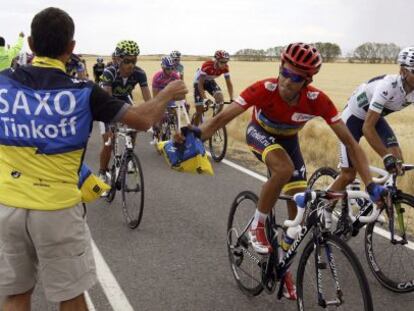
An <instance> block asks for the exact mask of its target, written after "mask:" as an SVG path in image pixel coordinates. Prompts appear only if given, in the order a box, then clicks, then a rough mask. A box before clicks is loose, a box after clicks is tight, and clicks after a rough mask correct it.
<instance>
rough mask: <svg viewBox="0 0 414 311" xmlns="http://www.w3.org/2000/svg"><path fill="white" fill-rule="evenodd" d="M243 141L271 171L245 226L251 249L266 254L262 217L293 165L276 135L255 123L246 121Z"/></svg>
mask: <svg viewBox="0 0 414 311" xmlns="http://www.w3.org/2000/svg"><path fill="white" fill-rule="evenodd" d="M246 141H247V144H248V145H249V147H250V149H251V150H252V152H253V153H254V154H255V155H256V157H257V158H258V159H259V160H260V161H262V162H264V163H265V164H266V165H267V166H268V168H269V170H270V171H271V176H270V178H269V179H268V181H267V182H266V183H264V184H263V186H262V190H261V193H260V196H259V201H258V206H257V209H256V212H255V215H254V219H253V222H252V224H251V227H250V230H249V234H250V240H251V243H252V246H253V248H254V249H255V251H256V252H258V253H262V254H267V253H269V252H270V251H271V246H270V244H269V242H268V240H267V237H266V234H265V231H264V225H265V222H266V218H267V216H268V214H269V213H270V210H271V209H272V207H273V205H274V204H275V203H276V200H277V198H278V196H279V194H280V192H281V190H282V187H283V186H284V184H286V183H287V182H288V181H289V179H290V177H291V176H292V173H293V171H294V165H293V163H292V160H291V159H290V157H289V155H288V154H287V153H286V151H285V150H284V149H283V147H282V146H281V145H280V144H278V142H277V140H276V138H275V137H274V136H272V135H271V134H269V133H268V132H266V131H264V130H263V128H261V127H260V126H259V125H257V124H254V123H250V124H249V126H248V127H247V133H246Z"/></svg>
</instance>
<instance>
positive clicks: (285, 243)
mask: <svg viewBox="0 0 414 311" xmlns="http://www.w3.org/2000/svg"><path fill="white" fill-rule="evenodd" d="M301 230H302V226H301V225H297V226H295V227H288V229H287V230H286V233H285V235H284V237H283V240H282V243H281V245H280V248H281V249H282V250H283V252H284V253H285V252H287V251H288V250H289V248H290V246H291V245H292V243H293V242H294V241H295V240H296V238H297V236H298V235H299V232H300V231H301Z"/></svg>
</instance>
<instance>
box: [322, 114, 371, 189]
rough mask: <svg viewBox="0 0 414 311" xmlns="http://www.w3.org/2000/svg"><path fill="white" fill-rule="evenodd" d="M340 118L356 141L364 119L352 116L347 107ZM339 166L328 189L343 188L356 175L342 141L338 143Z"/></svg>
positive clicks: (359, 136)
mask: <svg viewBox="0 0 414 311" xmlns="http://www.w3.org/2000/svg"><path fill="white" fill-rule="evenodd" d="M342 120H343V121H344V122H345V125H346V126H347V128H348V129H349V131H350V132H351V134H352V136H353V137H354V138H355V140H356V141H357V142H359V141H360V139H361V137H362V136H363V133H362V127H363V125H364V120H361V119H359V118H357V117H356V116H354V115H353V114H352V113H351V112H350V111H349V110H348V109H345V110H344V111H343V113H342ZM339 148H340V159H339V161H340V167H341V171H340V173H339V176H338V177H337V178H336V179H335V181H334V182H333V184H332V185H331V187H330V189H331V190H333V191H342V190H345V188H346V186H347V185H349V184H350V183H352V182H353V181H354V179H355V177H356V170H355V168H354V167H353V165H352V162H351V158H350V156H349V151H348V149H347V148H346V147H345V145H344V144H343V143H340V146H339Z"/></svg>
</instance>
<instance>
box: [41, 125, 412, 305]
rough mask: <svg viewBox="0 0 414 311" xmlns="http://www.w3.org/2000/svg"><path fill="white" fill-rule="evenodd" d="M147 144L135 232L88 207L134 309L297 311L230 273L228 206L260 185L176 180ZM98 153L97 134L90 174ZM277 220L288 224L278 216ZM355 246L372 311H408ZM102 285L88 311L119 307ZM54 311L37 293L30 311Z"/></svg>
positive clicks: (241, 177)
mask: <svg viewBox="0 0 414 311" xmlns="http://www.w3.org/2000/svg"><path fill="white" fill-rule="evenodd" d="M149 140H150V135H149V134H146V133H140V134H139V135H138V143H137V146H136V152H137V154H138V156H139V158H140V160H141V163H142V165H143V171H144V176H145V188H146V189H145V209H144V216H143V220H142V224H141V225H140V227H139V228H138V229H137V230H130V229H128V228H127V227H126V226H125V224H124V223H123V219H122V213H121V209H120V204H119V196H118V197H117V198H116V199H115V201H114V202H113V203H112V204H111V205H108V204H107V203H105V202H103V201H99V202H97V203H94V204H91V205H89V206H88V222H89V226H90V229H91V233H92V237H93V239H94V241H95V243H96V245H97V247H98V249H99V250H100V252H101V254H102V256H103V258H104V260H105V261H106V263H107V265H108V267H109V269H110V270H111V272H112V275H113V276H114V277H115V279H116V280H117V282H118V284H119V287H120V289H121V290H122V292H123V293H124V295H125V297H126V299H127V300H128V301H129V304H130V306H132V309H133V310H238V311H243V310H246V311H247V310H248V311H251V310H296V304H295V303H293V302H290V301H287V300H285V299H282V300H277V299H276V296H275V295H267V294H265V293H262V294H261V295H260V296H258V297H254V298H250V297H246V296H245V295H244V294H243V293H242V292H241V291H240V290H239V289H238V287H237V285H236V282H235V281H234V278H233V275H232V273H231V270H230V267H229V261H228V257H227V250H226V223H227V216H228V213H229V210H230V205H231V203H232V201H233V199H234V197H235V196H236V195H237V194H238V193H239V192H240V191H243V190H252V191H254V192H256V193H258V192H259V189H260V186H261V184H262V182H261V181H259V180H257V179H255V178H253V177H251V176H249V175H246V174H245V173H242V172H240V171H237V170H235V169H234V168H232V167H229V166H227V165H225V164H223V163H220V164H214V170H215V176H197V175H190V174H182V173H177V172H175V171H172V170H170V169H169V168H168V167H167V165H166V163H165V162H164V159H163V158H162V157H161V156H159V155H158V154H157V153H156V152H155V150H154V147H153V146H151V145H150V144H149ZM100 146H101V140H100V137H99V135H98V132H97V126H95V130H94V132H93V134H92V137H91V140H90V143H89V146H88V151H87V155H86V161H87V163H88V164H89V165H90V166H92V167H93V168H94V169H97V168H98V154H99V149H100ZM278 213H279V214H278V215H280V217H283V218H284V217H286V213H285V209H284V208H279V209H278ZM361 241H362V234H360V236H358V237H356V238H354V239H353V240H351V241H350V245H351V246H352V248H353V249H354V251H355V252H356V253H357V255H358V257H359V258H360V261H361V263H362V265H363V267H364V269H365V272H366V275H367V277H368V279H369V283H370V288H371V292H372V296H373V300H374V306H375V310H387V311H388V310H401V311H402V310H404V311H406V310H414V294H408V295H407V294H406V295H398V294H394V293H392V292H390V291H387V290H386V289H384V288H383V287H381V285H379V283H378V282H377V281H376V280H375V278H374V277H373V276H372V274H371V272H370V271H369V268H368V266H367V264H366V260H365V255H364V249H363V244H362V243H361ZM296 261H297V260H296ZM294 271H296V265H295V266H294ZM102 283H105V280H104V281H101V282H99V283H98V284H97V285H96V286H95V287H94V288H92V289H91V290H89V296H90V297H91V301H92V303H93V305H94V308H95V310H102V311H107V310H108V311H109V310H114V308H113V307H112V306H111V304H110V302H109V300H112V299H113V300H120V299H121V300H122V299H123V298H122V297H123V296H122V297H121V298H120V297H119V295H118V294H117V292H116V291H112V293H113V294H110V295H108V296H109V297H107V296H106V294H105V290H104V288H105V287H107V286H106V285H105V284H102ZM347 286H353V284H347ZM109 288H110V286H109ZM109 291H110V292H111V289H109ZM56 308H57V307H56V305H53V304H48V303H47V302H46V300H45V298H44V295H43V292H42V290H41V288H40V286H38V288H37V289H36V291H35V295H34V298H33V310H42V311H43V310H56ZM117 310H119V311H124V310H128V309H127V308H126V307H125V308H123V307H118V309H117ZM356 310H358V306H356Z"/></svg>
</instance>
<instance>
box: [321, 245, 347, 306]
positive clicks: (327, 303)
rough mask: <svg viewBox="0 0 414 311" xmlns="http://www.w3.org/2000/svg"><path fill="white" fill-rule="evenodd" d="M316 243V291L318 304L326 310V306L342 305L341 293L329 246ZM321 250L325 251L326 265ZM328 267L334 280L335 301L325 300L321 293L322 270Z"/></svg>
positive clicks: (333, 258)
mask: <svg viewBox="0 0 414 311" xmlns="http://www.w3.org/2000/svg"><path fill="white" fill-rule="evenodd" d="M317 240H318V239H317V238H316V241H315V243H314V247H315V270H316V284H317V290H318V304H319V305H320V306H321V307H323V308H326V307H327V306H332V305H333V306H340V305H341V304H342V303H343V293H342V289H341V286H340V284H339V278H338V273H337V269H336V264H335V257H334V255H333V253H332V249H331V247H330V245H328V244H327V243H326V242H324V241H317ZM322 248H324V250H325V255H326V258H327V261H328V263H326V262H324V260H323V259H322V252H323V250H322ZM328 266H329V270H330V272H331V275H332V277H333V278H334V280H335V287H336V299H333V300H328V301H327V300H326V299H325V297H324V293H323V291H324V290H323V286H322V270H326V269H327V268H328Z"/></svg>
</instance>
